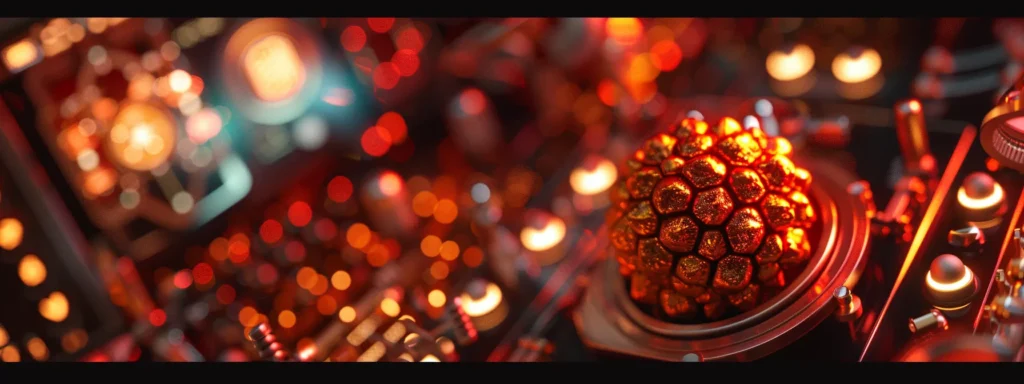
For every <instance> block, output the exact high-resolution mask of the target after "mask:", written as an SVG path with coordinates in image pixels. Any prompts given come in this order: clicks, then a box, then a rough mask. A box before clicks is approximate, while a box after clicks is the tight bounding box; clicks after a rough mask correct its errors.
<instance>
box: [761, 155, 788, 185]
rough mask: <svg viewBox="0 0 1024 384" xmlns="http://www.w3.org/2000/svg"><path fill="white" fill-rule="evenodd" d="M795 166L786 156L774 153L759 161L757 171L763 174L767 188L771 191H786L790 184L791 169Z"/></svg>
mask: <svg viewBox="0 0 1024 384" xmlns="http://www.w3.org/2000/svg"><path fill="white" fill-rule="evenodd" d="M795 168H796V166H794V165H793V162H792V161H791V160H789V158H788V157H785V156H782V155H775V156H772V157H770V158H768V160H767V161H765V162H764V163H761V165H760V166H759V167H758V171H760V172H761V175H762V176H764V179H765V181H766V182H767V184H768V189H770V190H773V191H786V190H789V188H790V187H791V185H792V182H793V171H794V169H795Z"/></svg>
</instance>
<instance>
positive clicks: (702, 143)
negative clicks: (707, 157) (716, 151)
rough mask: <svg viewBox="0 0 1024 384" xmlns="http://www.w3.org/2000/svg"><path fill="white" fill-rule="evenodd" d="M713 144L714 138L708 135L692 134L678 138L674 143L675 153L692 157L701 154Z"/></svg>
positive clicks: (684, 156)
mask: <svg viewBox="0 0 1024 384" xmlns="http://www.w3.org/2000/svg"><path fill="white" fill-rule="evenodd" d="M714 146H715V138H714V137H712V136H708V135H693V136H688V137H684V138H681V139H679V143H678V144H676V153H678V154H679V156H682V157H683V158H687V159H689V158H692V157H694V156H699V155H703V154H704V153H705V152H707V151H708V150H709V149H711V148H712V147H714Z"/></svg>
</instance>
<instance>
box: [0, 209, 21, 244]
mask: <svg viewBox="0 0 1024 384" xmlns="http://www.w3.org/2000/svg"><path fill="white" fill-rule="evenodd" d="M24 231H25V228H24V227H22V225H21V222H20V221H18V219H15V218H10V217H9V218H6V219H3V220H0V248H3V249H4V250H6V251H12V250H14V248H17V247H18V245H21V238H22V236H23V235H24Z"/></svg>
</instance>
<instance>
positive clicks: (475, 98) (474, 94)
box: [459, 88, 487, 115]
mask: <svg viewBox="0 0 1024 384" xmlns="http://www.w3.org/2000/svg"><path fill="white" fill-rule="evenodd" d="M459 107H460V108H462V111H463V112H465V113H466V114H467V115H478V114H480V113H482V112H483V111H484V109H485V108H487V96H484V93H483V92H480V90H479V89H476V88H469V89H466V90H464V91H462V94H461V95H459Z"/></svg>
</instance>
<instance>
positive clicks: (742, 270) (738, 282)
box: [714, 255, 754, 292]
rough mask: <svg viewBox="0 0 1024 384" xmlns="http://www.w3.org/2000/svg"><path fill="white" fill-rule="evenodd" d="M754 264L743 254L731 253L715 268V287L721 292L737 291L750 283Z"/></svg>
mask: <svg viewBox="0 0 1024 384" xmlns="http://www.w3.org/2000/svg"><path fill="white" fill-rule="evenodd" d="M753 273H754V266H753V265H751V263H750V259H748V258H746V257H742V256H736V255H729V256H726V257H725V258H724V259H722V260H721V261H719V262H718V268H717V269H716V270H715V282H714V287H715V289H716V290H718V291H719V292H737V291H739V290H741V289H743V288H745V287H746V286H747V284H750V277H751V275H753Z"/></svg>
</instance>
